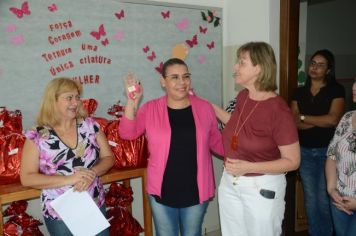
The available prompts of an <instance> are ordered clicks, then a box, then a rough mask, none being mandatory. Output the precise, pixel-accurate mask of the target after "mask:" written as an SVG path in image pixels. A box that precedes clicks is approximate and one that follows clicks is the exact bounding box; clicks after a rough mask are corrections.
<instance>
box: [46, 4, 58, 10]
mask: <svg viewBox="0 0 356 236" xmlns="http://www.w3.org/2000/svg"><path fill="white" fill-rule="evenodd" d="M48 10H49V11H50V12H55V11H57V10H58V9H57V5H56V4H55V3H53V4H52V5H49V6H48Z"/></svg>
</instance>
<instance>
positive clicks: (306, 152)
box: [299, 147, 333, 236]
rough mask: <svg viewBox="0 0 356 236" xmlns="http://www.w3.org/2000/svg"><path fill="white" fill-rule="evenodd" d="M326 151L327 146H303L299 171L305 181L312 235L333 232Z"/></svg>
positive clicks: (317, 235) (306, 204) (328, 234)
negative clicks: (326, 171) (326, 173)
mask: <svg viewBox="0 0 356 236" xmlns="http://www.w3.org/2000/svg"><path fill="white" fill-rule="evenodd" d="M326 151H327V148H304V147H301V163H300V168H299V173H300V177H301V179H302V183H303V190H304V204H305V210H306V212H307V220H308V232H309V234H310V235H311V236H320V235H323V236H330V235H332V233H333V225H332V219H331V212H330V199H329V195H328V193H327V190H326V180H325V161H326Z"/></svg>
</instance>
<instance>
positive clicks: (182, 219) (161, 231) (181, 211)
mask: <svg viewBox="0 0 356 236" xmlns="http://www.w3.org/2000/svg"><path fill="white" fill-rule="evenodd" d="M148 198H149V201H150V205H151V209H152V215H153V221H154V225H155V229H156V236H179V231H180V235H181V236H201V235H202V230H201V227H202V224H203V219H204V215H205V212H206V209H207V207H208V203H209V201H205V202H204V203H202V204H198V205H194V206H190V207H184V208H173V207H169V206H165V205H163V204H160V203H158V202H156V199H155V198H154V197H153V196H152V195H148Z"/></svg>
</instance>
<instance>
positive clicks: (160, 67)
mask: <svg viewBox="0 0 356 236" xmlns="http://www.w3.org/2000/svg"><path fill="white" fill-rule="evenodd" d="M155 70H156V71H157V72H158V73H159V74H160V75H162V72H163V62H161V63H159V65H158V66H157V67H155Z"/></svg>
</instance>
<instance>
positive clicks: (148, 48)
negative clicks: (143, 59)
mask: <svg viewBox="0 0 356 236" xmlns="http://www.w3.org/2000/svg"><path fill="white" fill-rule="evenodd" d="M142 50H143V52H144V53H147V52H148V51H149V50H150V47H149V46H148V45H147V46H146V47H144V48H142Z"/></svg>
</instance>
